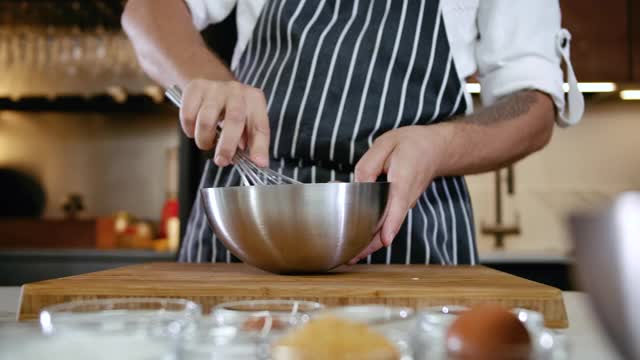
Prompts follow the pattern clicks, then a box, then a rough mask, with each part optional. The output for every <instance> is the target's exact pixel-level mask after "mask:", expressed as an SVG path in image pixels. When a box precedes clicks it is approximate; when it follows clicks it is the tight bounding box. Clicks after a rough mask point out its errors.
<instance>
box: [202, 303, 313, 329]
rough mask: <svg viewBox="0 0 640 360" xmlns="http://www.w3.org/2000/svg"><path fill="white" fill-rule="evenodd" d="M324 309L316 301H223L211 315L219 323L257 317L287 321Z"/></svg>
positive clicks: (302, 319)
mask: <svg viewBox="0 0 640 360" xmlns="http://www.w3.org/2000/svg"><path fill="white" fill-rule="evenodd" d="M322 309H324V305H322V304H320V303H318V302H314V301H301V300H243V301H234V302H227V303H222V304H219V305H217V306H215V307H214V308H213V310H212V311H211V315H210V316H211V317H212V318H213V319H214V321H216V322H217V323H218V324H230V325H238V324H241V323H245V322H247V321H252V320H256V319H269V318H270V317H269V316H271V318H272V319H273V316H277V317H278V320H283V319H285V320H286V321H287V322H289V321H291V320H295V319H301V321H304V319H308V318H309V316H310V315H311V314H313V313H315V312H317V311H320V310H322Z"/></svg>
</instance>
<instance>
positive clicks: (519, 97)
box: [459, 90, 537, 125]
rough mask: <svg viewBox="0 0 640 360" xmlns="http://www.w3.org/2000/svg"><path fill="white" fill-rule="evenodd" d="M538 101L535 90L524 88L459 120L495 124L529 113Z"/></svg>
mask: <svg viewBox="0 0 640 360" xmlns="http://www.w3.org/2000/svg"><path fill="white" fill-rule="evenodd" d="M536 101H537V96H536V92H535V91H533V90H523V91H519V92H517V93H514V94H512V95H509V96H507V97H505V98H503V99H500V100H498V101H497V102H496V103H495V104H493V105H491V106H488V107H486V108H483V109H481V110H480V111H478V112H477V113H474V114H472V115H470V116H466V117H462V118H460V119H459V120H462V121H467V122H471V123H474V124H479V125H493V124H496V123H499V122H502V121H505V120H510V119H514V118H516V117H518V116H521V115H524V114H526V113H528V112H529V110H530V109H531V107H532V106H533V105H534V104H535V103H536Z"/></svg>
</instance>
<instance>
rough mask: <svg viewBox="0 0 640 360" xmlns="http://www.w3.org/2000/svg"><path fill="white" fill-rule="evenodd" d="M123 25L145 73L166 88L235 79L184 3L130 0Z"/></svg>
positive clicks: (161, 0)
mask: <svg viewBox="0 0 640 360" xmlns="http://www.w3.org/2000/svg"><path fill="white" fill-rule="evenodd" d="M122 26H123V28H124V30H125V32H126V33H127V35H128V36H129V38H130V39H131V41H132V43H133V46H134V48H135V50H136V54H137V56H138V59H139V62H140V64H141V66H142V68H143V69H144V71H145V72H146V73H147V74H148V75H149V76H150V77H151V78H152V79H154V80H155V81H157V82H158V83H160V84H161V85H163V86H165V87H169V86H172V85H174V84H177V85H179V86H182V87H183V88H184V87H185V86H186V84H187V83H188V82H189V81H190V80H192V79H194V78H202V79H209V80H232V79H233V74H232V73H231V71H230V70H229V68H228V67H227V66H226V65H225V64H224V62H223V61H222V60H220V58H218V57H217V56H216V55H215V54H213V53H212V52H211V51H210V50H209V49H208V48H207V46H206V44H205V43H204V41H203V40H202V37H201V36H200V33H199V32H198V31H197V30H196V29H195V27H194V26H193V24H192V22H191V15H190V14H189V11H188V9H187V7H186V5H185V4H184V2H183V1H182V0H130V1H128V3H127V6H126V8H125V11H124V13H123V15H122Z"/></svg>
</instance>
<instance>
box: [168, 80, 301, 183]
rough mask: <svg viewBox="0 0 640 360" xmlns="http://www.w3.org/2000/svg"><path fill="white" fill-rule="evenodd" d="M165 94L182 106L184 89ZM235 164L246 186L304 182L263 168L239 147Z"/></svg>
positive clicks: (218, 133) (217, 136)
mask: <svg viewBox="0 0 640 360" xmlns="http://www.w3.org/2000/svg"><path fill="white" fill-rule="evenodd" d="M165 95H166V96H167V98H168V99H169V100H171V102H173V103H174V104H175V105H176V106H177V107H178V108H180V107H181V106H182V90H181V89H180V88H179V87H178V86H175V85H174V86H172V87H171V88H169V89H167V91H166V92H165ZM219 137H220V130H219V128H216V140H218V138H219ZM232 162H233V165H234V166H235V167H236V169H237V171H238V174H240V178H241V179H242V184H243V185H245V186H253V185H279V184H302V183H301V182H300V181H297V180H294V179H292V178H290V177H287V176H285V175H282V174H280V173H279V172H276V171H273V170H271V169H270V168H268V167H266V168H261V167H259V166H257V165H256V164H254V163H253V161H251V159H249V156H248V155H247V153H246V151H244V150H241V149H238V150H237V151H236V153H235V154H234V155H233V159H232Z"/></svg>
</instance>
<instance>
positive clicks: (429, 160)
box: [349, 125, 448, 264]
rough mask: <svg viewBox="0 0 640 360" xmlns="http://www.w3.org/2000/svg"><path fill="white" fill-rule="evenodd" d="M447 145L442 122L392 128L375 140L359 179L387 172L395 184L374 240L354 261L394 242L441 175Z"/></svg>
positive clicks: (362, 161) (358, 172)
mask: <svg viewBox="0 0 640 360" xmlns="http://www.w3.org/2000/svg"><path fill="white" fill-rule="evenodd" d="M447 144H448V134H447V131H446V128H445V127H441V126H439V125H432V126H419V125H417V126H406V127H402V128H398V129H394V130H391V131H388V132H386V133H385V134H383V135H382V136H380V137H378V138H377V139H376V140H375V141H374V143H373V145H372V146H371V148H369V150H368V151H367V152H366V153H365V154H364V156H363V157H362V158H361V159H360V161H358V163H357V164H356V168H355V181H356V182H374V181H376V178H377V177H378V176H380V175H381V174H383V173H386V174H387V181H389V182H390V183H391V185H390V189H389V198H388V202H387V207H386V209H385V211H384V214H383V216H382V219H381V223H380V226H378V230H377V232H376V234H375V235H374V238H373V241H372V242H371V244H369V246H368V247H367V248H366V249H365V250H364V251H362V252H361V253H360V254H359V255H358V256H356V257H355V258H354V259H353V260H351V261H350V262H349V263H350V264H355V263H357V262H358V261H360V260H361V259H363V258H365V257H367V256H368V255H369V254H371V253H373V252H375V251H377V250H378V249H380V248H382V247H387V246H389V245H391V242H392V241H393V239H394V238H395V236H396V234H397V233H398V231H399V230H400V227H401V226H402V223H403V222H404V219H405V217H406V216H407V212H408V211H409V209H411V208H412V207H413V206H414V205H415V204H416V201H417V200H418V198H419V197H420V196H421V195H422V193H423V192H424V190H425V189H426V188H427V186H428V185H429V184H430V183H431V181H432V180H433V179H434V177H436V176H438V167H439V165H440V163H441V162H442V160H443V158H444V157H445V156H446V147H447Z"/></svg>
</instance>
